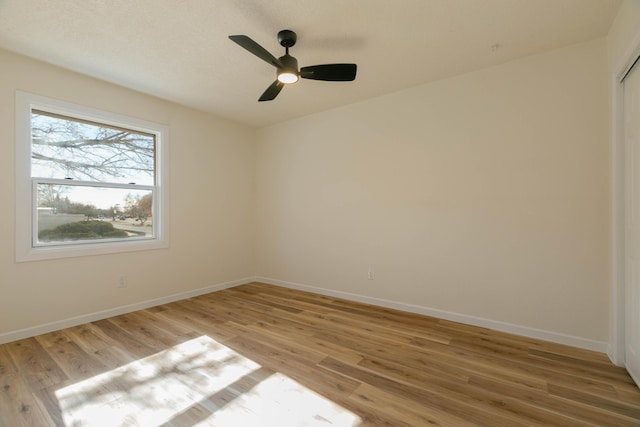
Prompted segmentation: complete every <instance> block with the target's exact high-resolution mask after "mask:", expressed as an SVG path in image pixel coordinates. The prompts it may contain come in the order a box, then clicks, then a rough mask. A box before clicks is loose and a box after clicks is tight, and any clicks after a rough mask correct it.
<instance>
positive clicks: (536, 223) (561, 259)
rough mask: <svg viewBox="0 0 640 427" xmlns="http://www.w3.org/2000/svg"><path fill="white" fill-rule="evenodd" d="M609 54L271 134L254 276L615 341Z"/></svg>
mask: <svg viewBox="0 0 640 427" xmlns="http://www.w3.org/2000/svg"><path fill="white" fill-rule="evenodd" d="M606 49H607V45H606V40H604V39H598V40H595V41H592V42H588V43H584V44H579V45H575V46H572V47H568V48H564V49H561V50H557V51H552V52H549V53H545V54H542V55H537V56H533V57H528V58H525V59H522V60H517V61H513V62H510V63H507V64H504V65H500V66H497V67H494V68H490V69H485V70H481V71H477V72H473V73H469V74H465V75H462V76H459V77H455V78H451V79H447V80H443V81H439V82H436V83H433V84H428V85H424V86H420V87H416V88H413V89H410V90H406V91H403V92H398V93H395V94H391V95H387V96H383V97H379V98H376V99H371V100H368V101H365V102H361V103H358V104H355V105H351V106H346V107H343V108H339V109H335V110H331V111H327V112H324V113H320V114H315V115H312V116H308V117H304V118H301V119H296V120H292V121H289V122H286V123H283V124H279V125H275V126H271V127H267V128H264V129H261V130H260V131H259V134H258V142H259V143H258V146H257V151H256V165H257V166H256V195H257V198H256V266H257V267H256V273H257V274H258V276H263V277H266V278H269V279H272V280H274V281H286V282H291V283H294V284H300V285H306V286H314V287H318V288H323V289H326V290H329V291H340V292H348V293H352V294H357V295H364V296H368V297H375V298H381V299H384V300H388V301H396V302H400V303H406V304H414V305H417V306H421V307H427V308H433V309H437V310H444V311H448V312H452V313H460V314H463V315H465V316H475V317H478V318H482V319H490V320H493V321H497V322H506V323H510V324H515V325H521V326H524V327H527V328H537V329H541V330H546V331H552V332H554V333H557V334H568V335H571V336H575V337H582V338H584V339H587V340H594V341H598V342H606V341H607V340H608V324H609V318H608V316H609V311H608V298H609V261H608V254H609V207H608V206H609V151H608V120H607V116H608V110H607V105H608V102H607V96H608V91H607V50H606ZM369 266H373V267H374V269H375V274H376V278H375V280H367V270H368V267H369Z"/></svg>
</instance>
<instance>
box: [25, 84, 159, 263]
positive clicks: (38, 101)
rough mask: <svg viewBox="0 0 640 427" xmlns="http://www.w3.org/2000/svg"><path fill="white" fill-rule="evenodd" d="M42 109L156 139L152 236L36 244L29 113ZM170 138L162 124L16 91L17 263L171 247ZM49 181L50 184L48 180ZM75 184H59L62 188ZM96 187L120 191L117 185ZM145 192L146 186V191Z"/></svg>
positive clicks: (98, 185) (34, 193) (34, 181)
mask: <svg viewBox="0 0 640 427" xmlns="http://www.w3.org/2000/svg"><path fill="white" fill-rule="evenodd" d="M32 110H42V111H46V112H51V113H55V114H60V115H63V116H68V117H70V118H77V119H80V120H87V121H92V122H96V123H103V124H105V125H111V126H118V127H122V128H127V129H131V130H134V131H139V132H144V133H148V134H153V135H155V138H156V147H155V150H156V153H155V155H156V164H155V167H156V171H155V172H156V182H155V185H154V186H151V187H150V188H151V189H153V192H154V195H153V222H154V225H153V226H154V236H153V237H152V238H145V239H135V238H131V239H121V240H107V239H105V240H104V241H102V240H100V241H96V242H90V243H87V242H86V241H85V242H78V243H74V242H72V243H65V244H61V245H39V244H38V243H37V229H36V226H37V224H36V215H37V211H36V209H37V201H36V200H37V191H36V185H37V183H38V180H37V178H32V177H31V112H32ZM168 139H169V128H168V127H167V126H165V125H161V124H158V123H154V122H150V121H146V120H140V119H137V118H132V117H128V116H124V115H119V114H115V113H111V112H106V111H102V110H98V109H95V108H90V107H85V106H82V105H77V104H73V103H70V102H65V101H60V100H57V99H53V98H47V97H44V96H39V95H34V94H31V93H27V92H22V91H16V163H15V164H16V261H17V262H22V261H36V260H45V259H54V258H67V257H77V256H87V255H100V254H112V253H119V252H130V251H141V250H152V249H162V248H167V247H169V239H168V224H169V209H168V206H169V204H168V202H167V200H168V191H167V180H168V167H167V165H168V162H167V153H168V148H167V146H168ZM48 181H50V180H48ZM62 183H64V184H65V185H69V184H72V183H70V182H69V181H66V182H65V181H64V180H61V184H62ZM72 185H73V184H72ZM96 186H97V187H118V185H114V184H106V185H101V183H96ZM143 189H146V188H143Z"/></svg>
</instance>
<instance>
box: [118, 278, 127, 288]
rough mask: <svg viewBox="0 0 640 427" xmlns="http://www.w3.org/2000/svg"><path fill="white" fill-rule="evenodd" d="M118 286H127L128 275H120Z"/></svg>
mask: <svg viewBox="0 0 640 427" xmlns="http://www.w3.org/2000/svg"><path fill="white" fill-rule="evenodd" d="M118 287H119V288H126V287H127V276H120V277H118Z"/></svg>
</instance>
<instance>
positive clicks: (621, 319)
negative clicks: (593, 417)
mask: <svg viewBox="0 0 640 427" xmlns="http://www.w3.org/2000/svg"><path fill="white" fill-rule="evenodd" d="M639 57H640V31H638V32H637V33H636V35H635V37H634V38H633V40H632V42H631V43H630V47H629V48H628V49H627V51H626V52H625V55H624V56H623V58H622V61H621V62H620V64H617V65H618V66H617V67H616V68H614V69H613V73H612V74H611V80H610V84H611V86H610V93H611V114H610V117H611V126H610V132H611V134H610V138H611V139H610V141H611V144H610V145H611V151H610V152H611V259H610V261H611V288H610V313H611V320H610V339H609V345H608V349H607V354H608V355H609V358H610V359H611V361H612V362H613V363H615V364H616V365H618V366H624V365H625V347H626V336H625V333H626V330H625V323H626V320H625V319H626V316H625V313H626V302H625V292H626V283H625V235H624V234H625V231H624V230H625V227H624V226H625V223H624V221H625V211H624V210H625V186H624V180H625V167H624V165H625V159H624V130H623V129H624V108H623V107H624V92H623V87H622V81H623V80H624V77H625V76H626V75H627V74H628V73H629V71H630V70H631V68H632V67H633V66H634V64H635V63H636V61H637V60H638V58H639ZM635 66H636V67H639V66H640V63H638V64H636V65H635Z"/></svg>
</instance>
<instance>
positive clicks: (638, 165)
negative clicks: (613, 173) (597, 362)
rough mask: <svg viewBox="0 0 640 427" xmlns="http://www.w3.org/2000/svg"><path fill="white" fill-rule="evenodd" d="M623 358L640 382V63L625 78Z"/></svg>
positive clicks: (630, 371) (639, 383)
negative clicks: (624, 315)
mask: <svg viewBox="0 0 640 427" xmlns="http://www.w3.org/2000/svg"><path fill="white" fill-rule="evenodd" d="M623 85H624V87H623V89H624V139H625V173H626V177H625V192H626V195H625V217H626V218H625V253H626V255H625V258H626V259H625V288H626V295H625V299H626V307H625V313H626V319H625V331H626V337H625V344H626V345H625V357H626V367H627V370H628V371H629V373H630V374H631V376H632V377H633V379H634V380H635V382H636V384H638V385H640V63H637V64H636V65H635V66H634V68H633V69H632V70H631V72H630V73H629V74H628V75H627V76H626V77H625V79H624V82H623Z"/></svg>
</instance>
